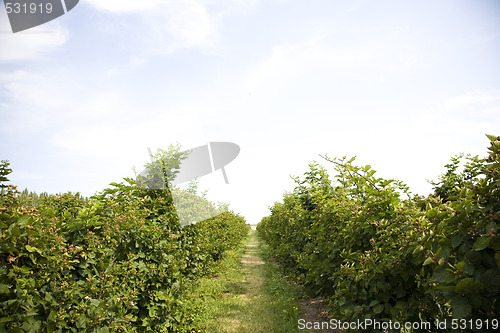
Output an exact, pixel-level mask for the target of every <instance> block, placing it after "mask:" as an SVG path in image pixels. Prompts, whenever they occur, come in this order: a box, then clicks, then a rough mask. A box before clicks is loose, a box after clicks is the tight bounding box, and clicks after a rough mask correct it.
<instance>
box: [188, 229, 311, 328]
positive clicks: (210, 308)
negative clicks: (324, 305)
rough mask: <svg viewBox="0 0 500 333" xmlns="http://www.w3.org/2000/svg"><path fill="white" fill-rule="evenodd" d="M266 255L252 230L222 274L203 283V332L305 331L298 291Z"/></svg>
mask: <svg viewBox="0 0 500 333" xmlns="http://www.w3.org/2000/svg"><path fill="white" fill-rule="evenodd" d="M263 255H264V257H265V249H263V246H260V244H259V242H258V240H257V237H256V232H255V231H251V232H250V236H249V239H248V240H247V241H246V243H245V246H244V247H243V248H241V249H240V250H239V251H238V252H235V253H232V254H230V255H229V257H228V258H227V259H226V260H225V261H224V262H223V263H222V265H224V266H225V267H222V270H221V271H222V272H223V273H222V274H221V275H220V276H218V277H215V278H214V277H213V278H207V279H204V280H203V281H202V282H201V284H200V286H199V288H198V290H197V291H196V293H197V294H199V295H205V297H204V299H203V306H202V308H203V309H204V310H203V311H204V313H203V314H201V317H203V318H200V319H201V320H202V322H203V324H202V325H200V326H199V327H200V329H199V331H200V332H214V333H215V332H217V333H225V332H228V333H229V332H249V333H260V332H262V333H270V332H272V333H281V332H283V333H293V332H303V333H304V332H306V331H305V330H299V329H298V327H297V323H298V319H299V299H298V298H299V295H298V289H297V288H295V287H293V286H290V285H288V284H287V283H286V282H285V280H284V278H283V277H282V276H281V275H280V273H279V272H278V270H277V268H276V267H275V266H274V264H273V263H272V262H270V261H269V260H263V259H262V257H263ZM196 331H197V330H195V332H196Z"/></svg>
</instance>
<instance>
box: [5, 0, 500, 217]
mask: <svg viewBox="0 0 500 333" xmlns="http://www.w3.org/2000/svg"><path fill="white" fill-rule="evenodd" d="M0 31H1V32H2V33H0V158H1V159H8V160H10V162H11V166H12V168H13V170H14V172H13V174H12V175H11V177H10V178H11V181H12V183H14V184H15V185H18V187H19V188H20V189H24V188H25V187H27V188H29V189H31V190H35V191H37V192H41V191H47V192H50V193H56V192H65V191H73V192H76V191H79V192H81V193H83V194H84V195H92V194H94V193H95V192H96V191H100V190H102V189H104V188H105V187H107V184H109V183H110V182H115V181H120V180H121V179H122V178H123V177H131V176H133V175H134V173H133V169H132V168H133V167H134V166H135V167H136V168H137V169H138V170H139V171H140V170H142V168H141V167H142V166H143V165H144V164H145V163H146V162H148V161H149V157H148V151H147V147H151V148H152V149H153V150H155V149H156V148H166V147H167V146H168V145H169V144H171V143H175V142H179V143H181V144H182V146H183V147H184V148H186V149H187V148H192V147H196V146H200V145H204V144H205V143H206V142H207V141H229V142H234V143H237V144H238V145H239V146H240V147H241V153H240V155H239V156H238V158H237V159H236V160H235V161H233V162H232V163H231V164H230V165H228V166H227V167H226V172H227V175H228V178H229V185H226V184H224V182H223V176H222V174H221V173H220V172H216V173H213V174H211V175H209V176H206V177H204V178H202V179H200V182H201V184H200V186H201V188H202V189H204V188H209V189H210V191H209V195H210V197H211V198H212V199H213V200H220V201H225V202H229V203H230V204H231V207H232V208H233V209H234V210H235V211H237V212H240V213H241V214H242V215H244V216H245V217H246V218H247V221H248V222H249V223H257V222H259V221H260V219H261V218H262V217H263V216H265V215H267V214H268V208H267V207H268V206H270V205H272V204H273V203H274V202H275V201H279V200H281V198H282V195H283V192H284V191H290V190H292V189H293V185H294V184H293V181H292V180H291V179H290V175H301V174H303V173H304V172H305V171H306V170H307V169H308V164H309V163H311V162H312V161H313V160H318V161H320V160H321V158H320V157H319V154H328V155H329V156H331V157H334V156H344V155H347V156H357V161H358V163H359V164H370V165H372V167H373V168H374V169H375V170H377V171H378V175H379V176H381V177H388V178H395V179H400V180H402V181H404V182H406V183H407V184H408V185H409V186H410V188H411V189H412V191H413V192H414V193H420V194H427V193H429V192H430V190H431V186H430V185H429V184H428V183H427V181H426V179H436V178H437V177H438V176H439V174H440V173H442V172H443V171H444V168H443V166H444V164H446V163H447V162H448V161H449V159H450V157H451V156H454V155H455V154H457V153H460V152H466V153H472V154H478V155H481V156H483V155H485V154H486V150H487V149H486V148H487V146H488V140H487V138H486V137H485V135H484V134H486V133H488V134H495V135H500V120H499V119H500V117H499V115H500V61H498V59H500V3H499V2H498V1H495V0H489V1H486V0H468V1H465V0H450V1H445V0H442V1H427V0H419V1H362V0H360V1H334V0H328V1H326V0H325V1H320V0H318V1H299V0H266V1H264V0H211V1H202V0H185V1H160V0H147V1H131V0H107V1H102V0H81V1H80V3H79V4H78V6H77V7H75V8H74V9H73V10H72V11H70V12H69V13H68V14H66V15H64V16H62V17H60V18H58V19H56V20H54V21H52V22H50V23H47V24H45V25H42V26H39V27H36V28H33V29H30V30H28V31H26V32H20V33H16V34H12V33H9V31H10V27H9V24H8V19H7V15H6V12H5V10H4V9H3V8H0ZM323 164H324V165H326V166H327V167H328V168H329V169H330V170H332V168H331V166H330V165H328V164H327V163H326V162H325V163H323Z"/></svg>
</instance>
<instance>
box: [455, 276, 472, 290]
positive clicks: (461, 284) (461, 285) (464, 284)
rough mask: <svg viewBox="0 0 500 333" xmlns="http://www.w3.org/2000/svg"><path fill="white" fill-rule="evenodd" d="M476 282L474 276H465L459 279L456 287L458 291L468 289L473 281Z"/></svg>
mask: <svg viewBox="0 0 500 333" xmlns="http://www.w3.org/2000/svg"><path fill="white" fill-rule="evenodd" d="M473 282H474V279H473V278H465V279H462V280H460V281H458V283H457V286H456V287H455V289H456V291H457V292H461V291H465V290H466V289H468V288H469V287H470V286H471V285H472V283H473Z"/></svg>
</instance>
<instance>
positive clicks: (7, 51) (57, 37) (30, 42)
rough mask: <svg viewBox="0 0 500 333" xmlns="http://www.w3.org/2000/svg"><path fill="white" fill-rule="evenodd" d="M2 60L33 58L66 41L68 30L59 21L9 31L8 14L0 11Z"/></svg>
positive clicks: (0, 56) (13, 60) (0, 53)
mask: <svg viewBox="0 0 500 333" xmlns="http://www.w3.org/2000/svg"><path fill="white" fill-rule="evenodd" d="M0 12H1V14H0V31H2V32H5V33H2V34H0V49H1V50H2V51H1V52H0V62H15V61H19V60H32V59H36V58H38V57H40V56H43V55H44V54H46V53H48V52H50V51H52V50H54V49H55V48H57V47H59V46H61V45H63V44H64V43H66V41H67V40H68V37H69V33H68V31H67V30H66V29H65V28H64V27H62V26H61V25H60V24H58V23H57V22H51V23H47V24H44V25H43V26H40V27H36V28H32V29H29V30H27V31H25V32H18V33H15V34H14V33H8V32H9V31H12V30H11V27H10V24H9V21H8V18H7V14H6V13H5V12H4V11H0Z"/></svg>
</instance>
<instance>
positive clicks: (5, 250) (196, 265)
mask: <svg viewBox="0 0 500 333" xmlns="http://www.w3.org/2000/svg"><path fill="white" fill-rule="evenodd" d="M0 172H1V174H0V176H1V177H2V178H0V181H5V180H6V176H7V174H8V173H9V172H10V170H9V169H8V163H7V162H5V161H3V163H2V165H1V168H0ZM125 180H126V182H125V183H120V184H116V183H115V184H112V185H113V187H112V188H110V189H106V190H104V191H103V192H101V193H100V194H98V195H95V196H94V197H92V198H90V199H85V198H82V197H81V196H79V195H78V194H71V193H66V194H58V195H44V196H37V195H33V194H32V195H21V194H20V193H19V192H18V191H17V190H16V188H15V187H14V186H11V185H8V186H6V185H3V187H4V188H3V189H2V194H1V196H0V331H1V332H135V331H140V332H190V331H191V329H192V327H191V323H192V322H193V316H195V311H194V310H193V309H191V308H190V303H189V300H187V299H186V296H185V295H186V292H187V290H188V287H189V286H190V285H191V284H192V283H193V282H194V281H196V280H197V279H198V278H200V277H202V276H206V275H207V274H211V273H213V271H214V267H215V265H214V263H216V262H217V261H218V260H220V259H221V258H222V257H223V256H224V253H225V252H226V251H227V250H228V249H232V248H235V247H237V246H238V245H239V244H240V243H241V241H242V239H243V238H245V237H246V235H247V234H248V229H247V226H246V224H245V221H244V219H243V218H242V217H240V216H238V215H236V214H233V213H231V212H223V213H222V214H219V215H217V216H215V217H213V218H211V219H208V220H204V221H202V222H198V223H196V224H191V225H188V226H185V227H181V226H180V223H179V221H178V218H177V214H176V211H175V209H174V206H173V201H172V197H171V194H170V191H169V190H152V189H147V188H143V187H140V186H137V183H136V182H135V181H134V180H132V179H125ZM189 195H191V194H189ZM211 209H216V208H215V207H212V208H211Z"/></svg>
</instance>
